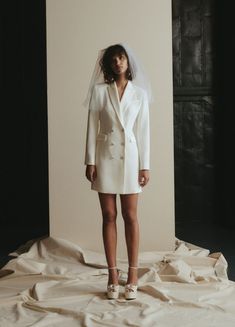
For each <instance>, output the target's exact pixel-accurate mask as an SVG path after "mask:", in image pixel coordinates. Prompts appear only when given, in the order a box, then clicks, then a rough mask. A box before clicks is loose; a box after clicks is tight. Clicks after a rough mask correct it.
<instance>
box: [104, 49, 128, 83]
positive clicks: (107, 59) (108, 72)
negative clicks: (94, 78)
mask: <svg viewBox="0 0 235 327" xmlns="http://www.w3.org/2000/svg"><path fill="white" fill-rule="evenodd" d="M122 54H124V55H125V56H126V57H127V62H128V68H127V70H126V78H127V79H129V80H130V81H132V79H133V76H132V73H131V69H130V62H129V57H128V55H127V52H126V50H125V48H124V47H123V46H122V45H120V44H114V45H111V46H110V47H108V48H107V49H106V50H105V52H104V54H103V56H102V58H101V59H100V62H99V64H100V67H101V70H102V72H103V74H104V81H105V83H107V84H110V83H112V82H113V81H115V80H116V79H117V74H115V73H114V72H113V70H112V68H111V62H112V58H113V57H114V56H116V55H122Z"/></svg>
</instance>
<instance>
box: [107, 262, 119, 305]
mask: <svg viewBox="0 0 235 327" xmlns="http://www.w3.org/2000/svg"><path fill="white" fill-rule="evenodd" d="M108 269H117V267H109V268H108ZM117 271H118V275H119V270H118V269H117ZM118 296H119V285H118V284H108V285H107V298H108V299H117V298H118Z"/></svg>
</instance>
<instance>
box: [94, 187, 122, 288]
mask: <svg viewBox="0 0 235 327" xmlns="http://www.w3.org/2000/svg"><path fill="white" fill-rule="evenodd" d="M98 194H99V200H100V206H101V210H102V216H103V226H102V235H103V242H104V249H105V255H106V260H107V264H108V267H115V266H116V250H117V225H116V220H117V206H116V194H108V193H100V192H99V193H98ZM108 284H118V275H117V270H116V269H109V280H108Z"/></svg>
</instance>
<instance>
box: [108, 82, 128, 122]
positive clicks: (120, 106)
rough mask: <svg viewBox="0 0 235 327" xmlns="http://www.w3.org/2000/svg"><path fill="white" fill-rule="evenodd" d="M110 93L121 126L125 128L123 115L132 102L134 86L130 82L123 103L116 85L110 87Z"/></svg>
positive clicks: (123, 96)
mask: <svg viewBox="0 0 235 327" xmlns="http://www.w3.org/2000/svg"><path fill="white" fill-rule="evenodd" d="M108 92H109V96H110V100H111V102H112V105H113V108H114V110H115V112H116V114H117V116H118V119H119V121H120V123H121V125H122V126H123V127H124V121H123V114H124V111H125V110H126V109H127V107H128V103H129V102H130V101H131V96H132V94H133V93H134V88H133V85H132V83H131V82H130V81H128V83H127V85H126V88H125V90H124V94H123V95H122V99H121V101H120V100H119V94H118V89H117V85H116V83H115V82H114V83H111V84H109V86H108Z"/></svg>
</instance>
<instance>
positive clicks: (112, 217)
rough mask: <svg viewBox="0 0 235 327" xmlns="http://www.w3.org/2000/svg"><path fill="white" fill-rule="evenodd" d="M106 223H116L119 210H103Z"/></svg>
mask: <svg viewBox="0 0 235 327" xmlns="http://www.w3.org/2000/svg"><path fill="white" fill-rule="evenodd" d="M102 215H103V221H104V223H114V222H116V219H117V211H115V210H105V211H103V212H102Z"/></svg>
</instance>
